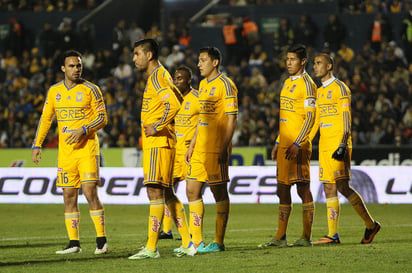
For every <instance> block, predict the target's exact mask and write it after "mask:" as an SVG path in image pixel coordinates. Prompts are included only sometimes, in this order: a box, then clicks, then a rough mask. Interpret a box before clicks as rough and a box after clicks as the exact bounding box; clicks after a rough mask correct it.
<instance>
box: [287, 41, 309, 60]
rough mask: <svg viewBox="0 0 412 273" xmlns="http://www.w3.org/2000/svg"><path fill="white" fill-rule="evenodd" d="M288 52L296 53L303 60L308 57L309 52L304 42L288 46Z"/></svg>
mask: <svg viewBox="0 0 412 273" xmlns="http://www.w3.org/2000/svg"><path fill="white" fill-rule="evenodd" d="M288 52H290V53H296V56H297V57H298V58H299V59H301V60H302V59H307V58H308V56H307V53H306V46H304V45H302V44H296V45H291V46H290V47H289V48H288Z"/></svg>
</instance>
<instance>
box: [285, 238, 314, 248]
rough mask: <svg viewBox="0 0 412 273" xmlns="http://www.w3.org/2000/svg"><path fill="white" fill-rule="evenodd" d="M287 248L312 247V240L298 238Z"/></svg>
mask: <svg viewBox="0 0 412 273" xmlns="http://www.w3.org/2000/svg"><path fill="white" fill-rule="evenodd" d="M289 246H291V247H293V246H313V245H312V240H306V239H303V238H300V239H297V240H296V242H294V243H293V244H291V245H289Z"/></svg>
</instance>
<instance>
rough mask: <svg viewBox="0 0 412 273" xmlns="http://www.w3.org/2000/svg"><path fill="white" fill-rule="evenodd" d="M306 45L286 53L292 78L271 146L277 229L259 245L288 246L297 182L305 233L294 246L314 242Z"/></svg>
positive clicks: (312, 89)
mask: <svg viewBox="0 0 412 273" xmlns="http://www.w3.org/2000/svg"><path fill="white" fill-rule="evenodd" d="M306 62H307V55H306V47H305V46H303V45H293V46H291V47H289V49H288V51H287V56H286V66H287V69H288V72H289V74H290V77H289V78H288V79H287V80H286V81H285V82H284V84H283V87H282V90H281V93H280V116H279V117H280V122H279V132H280V134H279V137H278V139H277V140H276V144H275V145H274V147H273V149H272V160H276V161H277V195H278V197H279V215H278V231H277V233H276V235H275V237H274V238H272V240H271V241H269V242H267V243H264V244H261V245H259V247H269V246H287V241H286V231H287V226H288V221H289V216H290V214H291V210H292V200H291V193H290V191H291V187H292V185H294V184H296V187H297V192H298V195H299V197H300V198H301V199H302V208H303V234H302V237H301V238H299V239H298V240H297V241H296V242H295V243H294V244H293V245H291V246H311V245H312V240H311V237H312V222H313V212H314V205H313V198H312V193H311V191H310V169H309V163H310V157H311V155H312V143H311V141H310V140H309V132H310V130H311V128H312V126H313V123H314V120H315V109H316V106H315V105H316V103H315V99H316V85H315V83H314V82H313V80H312V79H311V78H310V76H309V75H308V73H306V71H305V64H306Z"/></svg>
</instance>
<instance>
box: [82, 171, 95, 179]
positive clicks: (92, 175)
mask: <svg viewBox="0 0 412 273" xmlns="http://www.w3.org/2000/svg"><path fill="white" fill-rule="evenodd" d="M83 178H85V179H93V178H95V179H96V178H97V174H96V173H95V172H93V173H85V174H83Z"/></svg>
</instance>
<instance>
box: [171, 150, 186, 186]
mask: <svg viewBox="0 0 412 273" xmlns="http://www.w3.org/2000/svg"><path fill="white" fill-rule="evenodd" d="M188 169H189V165H187V164H186V162H185V154H176V157H175V165H174V167H173V180H175V181H176V180H177V181H182V180H185V178H186V174H187V170H188Z"/></svg>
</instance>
